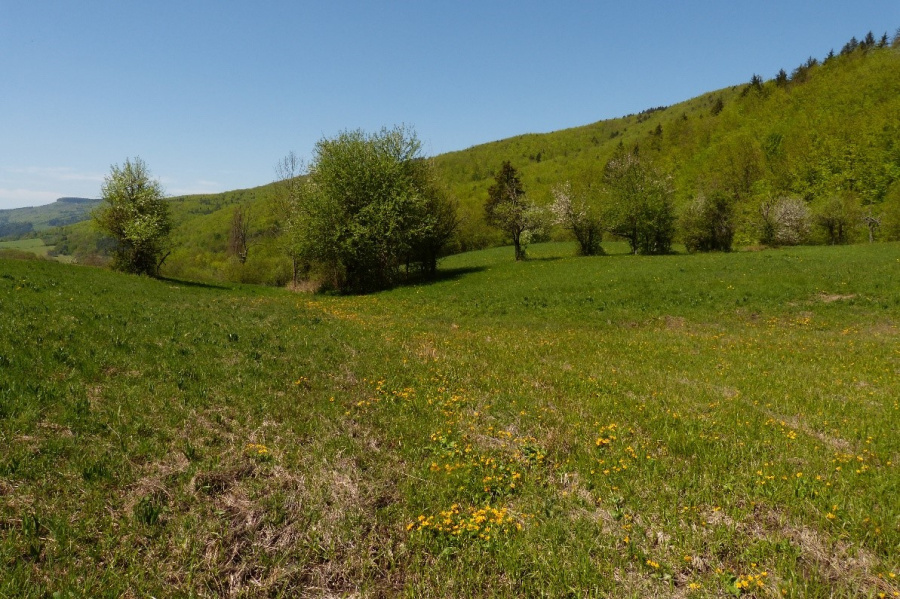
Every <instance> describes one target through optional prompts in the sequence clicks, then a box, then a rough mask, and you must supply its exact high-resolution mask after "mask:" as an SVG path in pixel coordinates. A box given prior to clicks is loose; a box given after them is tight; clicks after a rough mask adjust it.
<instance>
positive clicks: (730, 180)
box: [435, 43, 900, 247]
mask: <svg viewBox="0 0 900 599" xmlns="http://www.w3.org/2000/svg"><path fill="white" fill-rule="evenodd" d="M857 45H858V43H857ZM802 66H803V72H804V76H805V80H804V82H802V83H801V82H800V81H799V80H796V81H794V80H790V78H789V77H788V72H789V71H790V69H785V70H786V72H785V74H784V76H783V77H781V76H779V77H776V79H775V80H772V81H763V82H762V83H761V93H755V92H754V93H747V94H746V95H742V91H743V89H745V88H747V86H746V85H743V86H737V87H733V88H725V89H721V90H716V91H711V92H710V93H708V94H704V95H702V96H700V97H697V98H694V99H692V100H687V101H685V102H682V103H680V104H676V105H673V106H670V107H668V108H666V109H664V110H657V111H654V112H652V113H649V114H646V115H643V116H642V117H641V119H639V118H638V116H637V115H634V116H629V117H622V118H618V119H611V120H607V121H600V122H597V123H593V124H590V125H585V126H583V127H576V128H572V129H566V130H563V131H556V132H552V133H547V134H529V135H521V136H517V137H513V138H509V139H505V140H501V141H496V142H493V143H489V144H484V145H480V146H476V147H473V148H469V149H467V150H464V151H460V152H452V153H449V154H445V155H442V156H438V157H436V158H435V163H436V165H437V168H438V170H439V172H440V173H441V174H442V176H443V177H444V179H445V180H446V182H447V185H448V186H449V188H450V189H451V190H452V191H453V193H454V194H455V195H456V196H457V197H458V198H459V201H460V209H461V212H462V213H463V214H467V215H474V216H475V217H477V216H478V211H479V209H480V206H481V203H482V202H483V198H484V196H485V193H486V191H487V188H488V187H489V186H490V185H491V184H492V182H493V175H494V174H495V173H493V172H491V170H490V169H489V167H488V165H491V164H500V163H502V162H503V161H504V160H509V161H511V162H513V163H514V164H516V165H517V166H518V175H519V179H520V181H521V182H522V185H523V187H524V188H525V189H527V190H528V194H529V196H530V197H532V198H533V199H535V200H538V201H543V199H544V198H547V199H549V198H550V196H551V190H552V189H553V187H554V186H555V185H557V184H560V183H562V182H564V181H566V180H569V181H573V182H575V181H589V180H593V181H599V180H600V178H601V176H602V170H603V165H604V164H606V162H607V161H608V160H609V159H610V158H611V157H612V156H613V155H614V154H615V152H616V147H617V146H618V144H619V143H620V142H621V143H622V145H623V146H624V147H625V148H626V149H632V148H634V147H635V146H639V147H640V152H641V155H642V156H644V157H646V158H648V159H652V160H653V162H655V163H657V164H659V165H660V166H661V167H663V168H665V170H666V171H668V172H670V173H671V174H672V177H673V188H674V195H673V203H674V204H675V206H676V208H678V209H679V212H681V211H683V210H684V209H685V208H686V206H687V205H689V204H690V203H691V202H692V201H694V199H695V198H696V197H697V196H698V195H699V194H700V193H703V192H705V191H707V190H710V189H721V190H723V191H726V192H728V193H731V194H733V195H734V196H735V212H736V213H737V214H738V215H739V218H738V219H737V220H736V227H737V228H736V232H735V235H736V239H740V240H741V243H747V242H750V241H752V240H754V239H755V238H756V236H757V233H756V222H755V219H754V218H752V217H751V216H750V215H752V214H753V213H755V212H756V209H757V207H758V206H759V204H760V203H762V202H763V201H765V200H768V199H769V198H777V197H781V196H797V197H801V198H803V199H804V200H806V201H807V202H809V203H818V202H821V201H823V200H825V199H827V198H829V197H831V196H832V195H835V194H840V193H851V194H853V195H855V196H856V197H857V198H858V199H859V201H860V202H861V203H862V204H863V205H869V204H872V205H876V206H877V205H879V204H881V203H882V202H884V201H885V197H886V194H887V192H888V190H889V189H890V188H891V185H893V183H894V182H895V181H898V180H900V144H898V143H897V141H896V140H897V139H900V129H898V119H897V117H896V115H897V114H898V113H900V54H898V53H897V52H896V50H895V49H891V48H887V47H886V48H878V47H876V48H873V49H871V50H868V51H866V52H851V53H848V54H846V55H843V56H835V57H834V58H833V59H831V60H829V61H828V62H827V63H819V62H817V63H816V64H812V63H811V62H810V61H808V60H807V61H805V62H804V64H803V65H802ZM719 99H721V100H722V110H721V111H720V112H719V113H718V114H717V115H716V116H715V117H713V116H711V113H712V112H713V109H714V108H716V107H717V104H718V100H719ZM659 126H661V129H662V133H661V135H656V134H655V132H656V131H657V128H658V127H659ZM538 152H540V154H541V161H540V162H537V161H535V160H530V159H529V157H530V156H536V155H537V154H538ZM460 241H461V243H462V244H463V245H464V246H465V247H472V246H478V245H484V244H498V243H502V242H503V239H502V238H500V237H499V236H497V237H491V236H490V234H489V232H486V231H485V229H484V226H483V222H482V221H481V220H480V219H478V218H469V219H468V220H467V221H466V222H465V223H463V225H462V227H461V231H460ZM507 243H508V241H507Z"/></svg>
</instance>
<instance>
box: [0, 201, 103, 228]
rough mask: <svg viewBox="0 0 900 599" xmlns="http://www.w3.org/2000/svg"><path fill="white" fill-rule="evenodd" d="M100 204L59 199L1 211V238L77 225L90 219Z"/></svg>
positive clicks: (97, 202)
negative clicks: (49, 202)
mask: <svg viewBox="0 0 900 599" xmlns="http://www.w3.org/2000/svg"><path fill="white" fill-rule="evenodd" d="M99 203H100V200H92V199H89V198H59V199H58V200H56V201H55V202H53V203H52V204H47V205H45V206H34V207H31V208H13V209H10V210H0V238H4V237H7V238H12V237H21V236H22V235H25V234H27V233H30V232H32V231H36V232H40V231H46V230H47V229H50V228H53V227H62V226H65V225H68V224H72V223H77V222H79V221H82V220H85V219H87V218H89V217H90V213H91V210H93V209H94V207H95V206H97V205H98V204H99Z"/></svg>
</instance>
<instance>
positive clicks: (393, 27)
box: [0, 0, 900, 208]
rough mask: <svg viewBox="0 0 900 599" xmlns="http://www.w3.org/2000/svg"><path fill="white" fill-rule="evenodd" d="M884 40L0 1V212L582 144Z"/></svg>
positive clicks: (896, 11) (767, 22)
mask: <svg viewBox="0 0 900 599" xmlns="http://www.w3.org/2000/svg"><path fill="white" fill-rule="evenodd" d="M897 27H900V2H897V0H890V1H887V0H878V1H866V0H858V1H853V2H850V1H846V0H845V1H828V0H820V1H804V2H800V1H790V0H786V1H782V2H724V1H722V0H716V1H691V0H684V1H682V2H672V1H669V2H663V1H649V0H648V1H640V0H633V1H632V2H621V1H618V2H560V1H557V2H547V1H543V2H529V1H526V0H520V1H517V2H505V1H503V2H499V1H498V2H491V1H487V0H483V1H472V2H469V1H456V2H422V1H418V2H383V3H376V2H344V1H327V2H300V1H295V2H275V1H270V2H266V1H261V2H228V1H224V0H217V1H211V0H210V1H200V0H198V1H193V2H192V1H190V0H181V1H178V2H167V1H157V2H129V1H118V2H113V1H109V2H98V1H91V0H86V1H83V2H70V1H63V0H61V1H57V2H49V1H48V2H45V1H42V0H33V1H29V2H24V1H23V2H20V1H18V0H0V208H13V207H20V206H32V205H39V204H44V203H48V202H51V201H53V200H54V199H56V198H57V197H60V196H85V197H98V196H99V192H100V185H101V183H102V180H103V177H104V175H105V174H106V173H108V172H109V168H110V165H112V164H120V163H122V162H123V161H124V160H125V158H127V157H135V156H140V157H141V158H143V159H144V160H145V162H147V164H148V165H149V167H150V169H151V170H152V172H153V174H154V175H155V176H156V177H158V178H159V179H160V180H161V181H162V183H163V185H164V187H165V188H166V190H167V192H168V193H170V194H172V195H177V194H183V193H195V192H196V193H199V192H217V191H225V190H229V189H238V188H245V187H254V186H257V185H262V184H265V183H268V182H270V181H271V180H272V179H273V177H274V165H275V163H276V162H277V161H278V160H279V159H280V158H281V157H283V156H284V155H285V154H287V153H288V152H289V151H291V150H294V151H296V152H297V153H298V154H299V155H301V156H304V157H308V156H309V154H310V152H311V150H312V147H313V144H314V143H315V142H316V140H318V139H320V138H321V137H323V136H333V135H335V134H336V133H338V132H339V131H341V130H343V129H355V128H363V129H365V130H368V131H373V130H377V129H379V128H381V127H382V126H392V125H394V124H401V123H405V124H407V125H411V126H413V127H414V128H415V129H416V131H417V132H418V135H419V138H420V139H421V140H422V141H423V142H424V148H425V151H426V153H428V154H440V153H443V152H448V151H452V150H459V149H464V148H467V147H469V146H473V145H476V144H480V143H484V142H488V141H493V140H496V139H502V138H505V137H509V136H513V135H518V134H521V133H528V132H545V131H553V130H557V129H563V128H567V127H573V126H578V125H584V124H587V123H591V122H595V121H598V120H601V119H605V118H612V117H616V116H621V115H623V114H627V113H632V112H639V111H641V110H643V109H645V108H649V107H652V106H659V105H668V104H673V103H675V102H679V101H682V100H686V99H688V98H691V97H693V96H696V95H698V94H701V93H703V92H706V91H711V90H713V89H717V88H721V87H725V86H729V85H734V84H738V83H743V82H746V81H748V80H749V79H750V77H751V75H753V74H754V73H759V74H760V75H762V76H763V77H764V78H766V79H768V78H771V77H773V76H774V75H775V73H777V72H778V69H780V68H784V69H785V70H787V71H790V70H791V69H793V68H794V67H796V66H797V65H798V64H800V63H801V62H803V61H805V60H806V58H807V57H809V56H815V57H817V58H821V57H823V56H824V55H825V54H827V52H828V50H829V49H831V48H834V49H835V51H839V50H840V48H841V46H842V45H843V44H844V43H845V42H846V41H848V40H849V39H850V37H851V36H856V37H858V38H861V37H862V36H864V35H865V34H866V32H868V31H869V30H872V31H873V32H874V33H875V34H876V35H877V36H880V35H881V34H882V33H885V32H887V33H888V34H889V36H891V37H893V35H894V33H895V31H896V30H897Z"/></svg>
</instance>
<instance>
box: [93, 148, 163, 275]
mask: <svg viewBox="0 0 900 599" xmlns="http://www.w3.org/2000/svg"><path fill="white" fill-rule="evenodd" d="M101 196H102V199H103V203H102V204H101V205H100V207H99V208H98V209H97V210H96V212H95V213H94V215H93V218H94V222H95V223H96V225H97V227H98V228H99V229H100V230H101V231H103V232H104V233H106V234H108V235H110V236H111V237H112V238H113V239H114V240H115V243H116V245H115V248H114V250H113V267H114V268H116V269H118V270H123V271H126V272H131V273H136V274H147V275H151V276H155V275H156V274H157V273H158V272H159V268H160V266H161V265H162V262H163V260H165V258H166V256H167V255H168V254H167V252H166V241H167V238H168V235H169V232H170V231H171V230H172V221H171V217H170V214H169V204H168V203H167V202H166V200H165V193H164V192H163V188H162V185H161V184H160V183H159V181H157V180H155V179H152V178H151V176H150V170H149V169H148V168H147V165H146V163H145V162H144V161H143V160H141V159H140V158H135V159H134V160H133V161H132V160H130V159H126V160H125V164H123V165H122V166H121V167H120V166H118V165H113V166H112V167H111V171H110V174H109V175H107V176H106V178H105V179H104V181H103V186H102V187H101Z"/></svg>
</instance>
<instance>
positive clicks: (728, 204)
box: [681, 191, 735, 252]
mask: <svg viewBox="0 0 900 599" xmlns="http://www.w3.org/2000/svg"><path fill="white" fill-rule="evenodd" d="M681 228H682V237H683V239H684V245H685V247H687V250H688V251H689V252H711V251H721V252H730V251H731V243H732V241H733V240H734V229H735V223H734V199H733V198H732V197H730V196H729V195H728V194H727V193H724V192H722V191H714V192H713V193H711V194H709V195H703V194H701V195H698V196H697V199H696V200H694V201H693V202H692V203H691V204H690V205H689V206H688V207H687V209H686V210H685V211H684V213H683V214H682V217H681Z"/></svg>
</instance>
